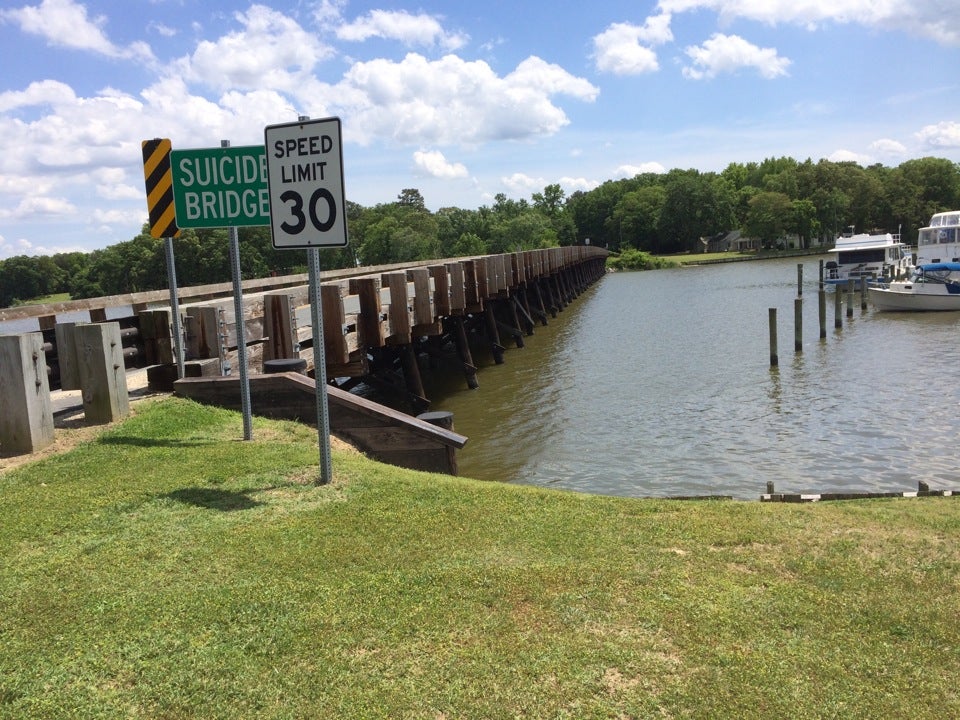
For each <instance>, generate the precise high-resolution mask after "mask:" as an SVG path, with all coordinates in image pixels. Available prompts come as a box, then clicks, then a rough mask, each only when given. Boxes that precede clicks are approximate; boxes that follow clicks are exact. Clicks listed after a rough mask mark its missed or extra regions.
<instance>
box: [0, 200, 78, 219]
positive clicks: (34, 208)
mask: <svg viewBox="0 0 960 720" xmlns="http://www.w3.org/2000/svg"><path fill="white" fill-rule="evenodd" d="M76 212H77V206H76V205H74V204H73V203H72V202H70V201H69V200H66V199H64V198H55V197H46V196H42V195H28V196H27V197H25V198H23V199H22V200H21V201H20V202H19V204H18V205H17V206H16V207H15V208H13V209H6V208H0V219H4V220H8V219H18V220H19V219H22V218H26V217H35V216H56V217H73V216H74V215H75V214H76Z"/></svg>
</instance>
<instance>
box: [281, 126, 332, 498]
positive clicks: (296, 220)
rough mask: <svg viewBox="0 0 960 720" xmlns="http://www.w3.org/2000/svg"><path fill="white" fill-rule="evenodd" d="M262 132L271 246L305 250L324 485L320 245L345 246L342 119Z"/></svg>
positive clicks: (326, 431) (326, 446)
mask: <svg viewBox="0 0 960 720" xmlns="http://www.w3.org/2000/svg"><path fill="white" fill-rule="evenodd" d="M263 135H264V146H265V148H266V156H267V186H268V194H269V198H270V236H271V238H272V241H273V246H274V247H275V248H278V249H305V250H306V251H307V264H308V268H309V271H310V306H311V318H312V323H313V373H314V380H315V383H316V395H317V434H318V436H319V445H320V483H322V484H327V483H329V482H330V481H331V480H332V478H333V472H332V466H331V461H330V419H329V413H328V405H327V362H326V358H325V357H324V354H325V353H324V347H323V308H322V304H321V300H320V253H319V250H318V248H320V247H344V246H346V244H347V210H346V200H345V195H344V191H343V148H342V144H341V134H340V118H325V119H321V120H310V119H309V118H307V117H303V116H301V117H300V119H299V120H298V121H297V122H293V123H283V124H280V125H268V126H267V127H266V128H264V133H263Z"/></svg>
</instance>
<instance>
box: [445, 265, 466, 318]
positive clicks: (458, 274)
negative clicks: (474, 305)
mask: <svg viewBox="0 0 960 720" xmlns="http://www.w3.org/2000/svg"><path fill="white" fill-rule="evenodd" d="M463 265H464V264H463V263H462V262H453V263H446V264H445V265H444V267H445V268H446V269H447V274H448V275H449V276H450V314H451V315H462V314H463V311H464V310H465V309H466V307H467V297H466V293H465V286H464V282H465V281H464V270H463Z"/></svg>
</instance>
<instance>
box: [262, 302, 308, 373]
mask: <svg viewBox="0 0 960 720" xmlns="http://www.w3.org/2000/svg"><path fill="white" fill-rule="evenodd" d="M292 300H293V298H292V297H291V296H290V295H288V294H286V293H268V294H266V295H264V296H263V334H264V336H265V337H266V342H265V343H264V344H263V361H264V362H266V361H267V360H286V359H289V358H296V357H297V356H298V354H299V352H300V343H299V342H298V340H297V316H296V313H295V312H294V308H293V302H292Z"/></svg>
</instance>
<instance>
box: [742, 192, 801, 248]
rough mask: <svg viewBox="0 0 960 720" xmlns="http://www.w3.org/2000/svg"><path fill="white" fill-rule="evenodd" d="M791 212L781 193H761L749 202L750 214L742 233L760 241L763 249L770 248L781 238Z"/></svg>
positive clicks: (791, 209)
mask: <svg viewBox="0 0 960 720" xmlns="http://www.w3.org/2000/svg"><path fill="white" fill-rule="evenodd" d="M792 211H793V205H792V203H791V202H790V198H789V197H787V196H786V195H784V194H783V193H778V192H761V193H757V195H755V196H754V197H753V199H751V200H750V212H749V214H748V215H747V222H746V225H745V226H744V231H745V232H746V233H747V235H749V236H750V237H755V238H757V239H758V240H760V242H761V244H762V245H763V246H764V247H772V246H773V245H774V244H775V243H776V241H777V240H779V239H780V238H781V237H783V234H784V232H785V231H786V229H787V227H788V225H789V223H790V220H791V214H792Z"/></svg>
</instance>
